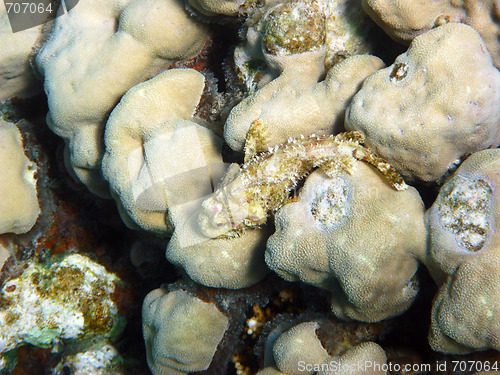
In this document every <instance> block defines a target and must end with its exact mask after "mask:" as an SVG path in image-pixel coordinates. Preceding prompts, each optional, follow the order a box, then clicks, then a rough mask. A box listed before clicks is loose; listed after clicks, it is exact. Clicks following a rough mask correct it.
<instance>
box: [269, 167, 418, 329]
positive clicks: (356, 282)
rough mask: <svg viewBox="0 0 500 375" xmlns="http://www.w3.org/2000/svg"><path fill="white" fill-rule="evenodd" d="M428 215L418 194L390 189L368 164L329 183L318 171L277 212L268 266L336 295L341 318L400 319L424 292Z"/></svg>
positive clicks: (334, 300) (334, 302)
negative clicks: (421, 275)
mask: <svg viewBox="0 0 500 375" xmlns="http://www.w3.org/2000/svg"><path fill="white" fill-rule="evenodd" d="M423 213H424V212H423V204H422V201H421V199H420V197H419V195H418V193H417V191H416V190H415V189H413V188H410V189H408V190H405V191H396V190H394V189H392V188H391V187H390V186H389V185H388V184H387V182H386V181H385V180H384V179H383V178H382V177H381V176H380V174H379V173H377V171H376V170H373V168H372V167H370V166H367V165H366V164H364V163H362V162H359V161H355V162H353V166H352V167H351V168H350V169H349V171H342V172H340V173H339V174H338V175H337V176H333V177H331V178H328V176H326V175H325V174H324V173H322V172H320V171H318V172H314V173H313V174H312V175H311V176H309V178H308V179H307V181H306V183H305V185H304V187H303V189H302V190H301V192H300V194H299V196H298V198H296V199H295V200H294V201H292V202H291V203H289V204H286V205H284V206H283V207H282V208H280V209H279V210H278V212H277V213H276V217H275V227H276V232H275V233H274V234H273V235H272V236H271V237H270V238H269V241H268V245H267V246H268V248H267V252H266V262H267V264H268V266H269V267H270V268H271V269H272V270H274V271H275V272H276V273H278V274H279V275H280V276H282V277H283V278H285V279H286V280H289V281H294V280H301V281H303V282H306V283H309V284H312V285H315V286H318V287H321V288H324V289H326V290H328V291H330V292H331V293H332V297H331V308H332V311H333V312H334V313H335V315H337V316H339V317H341V318H352V319H357V320H363V321H378V320H381V319H385V318H388V317H391V316H395V315H398V314H400V313H401V312H402V311H404V310H406V309H407V308H408V307H409V306H410V305H411V303H412V302H413V300H414V298H415V296H416V294H417V292H418V290H419V287H418V283H417V280H416V276H415V272H416V270H417V267H418V260H417V259H418V258H424V257H425V248H426V243H425V241H426V230H425V227H424V220H423Z"/></svg>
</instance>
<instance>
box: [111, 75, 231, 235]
mask: <svg viewBox="0 0 500 375" xmlns="http://www.w3.org/2000/svg"><path fill="white" fill-rule="evenodd" d="M204 86H205V79H204V77H203V75H202V74H201V73H198V72H197V71H195V70H194V69H171V70H168V71H166V72H164V73H161V74H159V75H157V76H156V77H154V78H152V79H150V80H148V81H146V82H144V83H141V84H138V85H136V86H134V87H133V88H132V89H130V90H129V91H128V92H127V93H126V94H125V95H124V96H123V98H122V100H121V101H120V103H119V104H118V105H117V106H116V107H115V109H114V110H113V112H112V113H111V115H110V117H109V119H108V122H107V124H106V131H105V137H104V139H105V149H106V152H105V155H104V157H103V161H102V171H103V175H104V177H105V178H106V180H107V181H109V183H110V187H111V192H112V194H113V196H114V197H115V199H116V201H117V204H118V207H119V208H121V213H122V217H123V219H124V221H125V222H126V223H128V225H130V226H132V227H134V226H136V225H139V226H140V227H141V228H142V229H145V230H149V231H153V232H156V233H159V234H162V235H169V234H171V233H172V232H173V223H172V222H171V220H170V219H169V217H168V215H167V212H168V208H169V206H175V205H180V204H181V203H182V202H183V201H185V202H187V201H190V200H193V199H198V198H200V197H203V196H205V195H208V194H209V193H210V192H211V189H210V188H211V186H212V180H211V179H212V178H213V177H212V174H213V173H214V172H213V171H212V168H216V167H217V165H220V164H222V158H221V156H220V149H221V143H222V141H221V140H220V138H219V137H217V136H216V135H215V134H214V133H213V132H212V131H211V130H209V129H207V128H205V127H203V126H202V125H199V124H198V123H196V122H194V121H193V116H194V113H195V110H196V108H197V106H198V104H199V101H200V98H201V94H202V92H203V88H204Z"/></svg>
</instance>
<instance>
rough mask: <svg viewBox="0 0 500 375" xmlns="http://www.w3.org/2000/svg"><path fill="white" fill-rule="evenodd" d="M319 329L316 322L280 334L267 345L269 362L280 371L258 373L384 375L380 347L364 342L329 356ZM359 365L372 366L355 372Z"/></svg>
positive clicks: (267, 374)
mask: <svg viewBox="0 0 500 375" xmlns="http://www.w3.org/2000/svg"><path fill="white" fill-rule="evenodd" d="M319 329H320V324H319V323H318V322H304V323H300V324H298V325H296V326H293V327H291V328H289V329H288V330H286V331H285V332H282V333H280V334H279V336H278V337H277V338H276V339H274V341H273V342H270V343H267V345H269V346H271V345H272V355H273V361H271V360H268V362H274V367H276V368H277V369H278V370H279V371H278V370H275V369H274V368H273V367H271V366H269V367H266V368H265V369H263V370H262V371H259V372H258V373H257V374H258V375H272V374H286V375H302V374H321V375H326V374H332V375H333V374H352V375H356V374H360V375H361V374H366V373H370V374H373V375H381V374H385V371H384V370H382V368H381V365H382V364H385V362H386V355H385V353H384V350H383V349H382V348H381V347H380V346H379V345H377V344H375V343H374V342H365V343H362V344H360V345H357V346H354V347H351V348H348V349H347V350H345V351H343V353H335V354H334V355H331V354H330V353H329V352H328V351H327V350H326V349H325V346H324V344H323V343H322V342H321V340H320V339H319V337H318V334H317V333H318V330H319ZM278 332H279V330H278ZM266 354H267V353H266ZM359 363H371V365H372V366H373V368H367V369H365V370H363V369H356V367H358V366H357V364H359ZM367 371H368V372H367Z"/></svg>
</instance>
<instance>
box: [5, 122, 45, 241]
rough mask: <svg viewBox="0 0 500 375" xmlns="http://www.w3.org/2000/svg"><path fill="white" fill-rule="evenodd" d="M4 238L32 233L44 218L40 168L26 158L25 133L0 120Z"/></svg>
mask: <svg viewBox="0 0 500 375" xmlns="http://www.w3.org/2000/svg"><path fill="white" fill-rule="evenodd" d="M0 161H1V163H0V175H1V176H2V178H1V179H0V197H1V198H0V234H1V233H8V232H12V233H18V234H19V233H25V232H28V231H29V230H30V229H31V228H32V227H33V225H35V222H36V220H37V218H38V215H39V214H40V207H39V204H38V198H37V190H36V179H35V173H36V166H35V165H34V163H33V162H31V161H30V160H29V159H28V158H27V157H26V155H25V154H24V147H23V142H22V136H21V132H20V131H19V129H18V127H17V126H16V125H14V124H12V123H9V122H6V121H3V120H0Z"/></svg>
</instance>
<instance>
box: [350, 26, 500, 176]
mask: <svg viewBox="0 0 500 375" xmlns="http://www.w3.org/2000/svg"><path fill="white" fill-rule="evenodd" d="M450 98H453V100H450ZM499 122H500V72H499V71H498V70H497V69H496V68H495V67H494V66H493V65H492V61H491V56H490V55H489V53H488V52H487V50H486V47H485V45H484V42H483V41H482V40H481V38H480V36H479V35H478V34H477V33H476V32H475V31H474V30H473V29H472V28H471V27H469V26H466V25H462V24H455V23H450V24H447V25H445V26H441V27H438V28H436V29H433V30H431V31H429V32H428V33H425V34H423V35H421V36H418V37H417V38H415V39H414V40H413V42H412V44H411V45H410V48H409V49H408V51H407V52H406V53H404V54H402V55H400V56H399V57H398V58H397V59H396V61H395V62H394V64H393V65H391V66H390V67H388V68H386V69H382V70H381V71H379V72H377V73H375V74H373V75H372V76H371V77H369V78H368V79H367V80H366V81H365V82H364V83H363V86H362V88H361V90H360V91H359V92H358V93H357V94H356V95H355V96H354V99H353V101H352V103H351V105H350V107H349V108H348V110H347V113H346V128H347V129H349V130H360V131H362V132H363V133H364V134H365V136H366V143H367V145H368V146H370V147H372V148H373V150H374V151H375V152H376V153H377V154H378V155H379V156H381V157H383V158H384V159H386V160H387V161H388V162H389V163H390V164H392V165H393V166H394V167H395V168H396V169H397V170H398V171H399V172H400V173H401V174H403V176H405V177H407V178H409V179H412V180H415V179H419V180H423V181H436V180H438V179H439V178H441V177H442V176H443V175H444V174H445V173H446V172H447V171H448V170H449V169H450V168H454V167H455V163H459V162H460V160H459V159H460V158H461V157H462V156H464V155H465V154H467V153H472V152H475V151H479V150H483V149H486V148H489V147H496V146H498V145H499V144H500V130H499V127H498V124H499Z"/></svg>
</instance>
